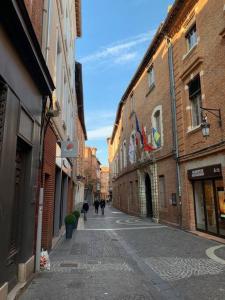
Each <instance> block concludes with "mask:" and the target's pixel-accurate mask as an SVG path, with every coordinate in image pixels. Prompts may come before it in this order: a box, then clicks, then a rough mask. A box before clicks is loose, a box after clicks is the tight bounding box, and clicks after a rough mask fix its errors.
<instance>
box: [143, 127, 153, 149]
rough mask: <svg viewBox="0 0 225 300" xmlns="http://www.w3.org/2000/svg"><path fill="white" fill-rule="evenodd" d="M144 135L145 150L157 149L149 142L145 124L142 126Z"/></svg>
mask: <svg viewBox="0 0 225 300" xmlns="http://www.w3.org/2000/svg"><path fill="white" fill-rule="evenodd" d="M142 137H143V143H144V151H146V152H151V151H153V150H155V148H154V147H153V146H152V145H150V144H148V141H147V136H146V133H145V130H144V127H143V126H142Z"/></svg>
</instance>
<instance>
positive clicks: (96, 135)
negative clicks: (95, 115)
mask: <svg viewBox="0 0 225 300" xmlns="http://www.w3.org/2000/svg"><path fill="white" fill-rule="evenodd" d="M112 129H113V127H112V126H104V127H100V128H97V129H93V130H89V131H88V132H87V136H88V140H89V141H90V140H100V139H104V138H105V139H106V138H107V137H109V136H111V134H112Z"/></svg>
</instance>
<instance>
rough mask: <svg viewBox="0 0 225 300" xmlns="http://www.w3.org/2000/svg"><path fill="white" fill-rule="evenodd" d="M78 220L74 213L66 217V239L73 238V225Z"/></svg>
mask: <svg viewBox="0 0 225 300" xmlns="http://www.w3.org/2000/svg"><path fill="white" fill-rule="evenodd" d="M75 222H76V218H75V216H74V215H73V214H71V215H67V216H66V217H65V225H66V239H71V238H72V234H73V227H74V224H75Z"/></svg>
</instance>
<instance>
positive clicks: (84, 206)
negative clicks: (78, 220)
mask: <svg viewBox="0 0 225 300" xmlns="http://www.w3.org/2000/svg"><path fill="white" fill-rule="evenodd" d="M88 210H89V205H88V203H87V202H84V204H83V207H82V212H83V213H84V221H87V212H88Z"/></svg>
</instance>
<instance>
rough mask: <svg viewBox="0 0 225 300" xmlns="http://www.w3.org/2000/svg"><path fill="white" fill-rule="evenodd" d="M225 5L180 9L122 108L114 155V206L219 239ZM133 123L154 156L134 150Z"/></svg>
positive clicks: (214, 2)
mask: <svg viewBox="0 0 225 300" xmlns="http://www.w3.org/2000/svg"><path fill="white" fill-rule="evenodd" d="M224 4H225V3H224V1H223V0H211V1H206V0H188V1H185V2H184V1H181V0H177V1H175V3H174V5H173V6H172V8H171V9H170V11H169V12H168V15H167V17H166V19H165V21H164V23H163V24H162V25H160V27H159V29H158V31H157V33H156V35H155V37H154V39H153V41H152V43H151V45H150V46H149V48H148V50H147V52H146V54H145V56H144V58H143V59H142V62H141V64H140V66H139V67H138V69H137V71H136V73H135V75H134V77H133V78H132V80H131V82H130V84H129V86H128V87H127V90H126V91H125V94H124V95H123V97H122V99H121V101H120V103H119V107H118V111H117V116H116V121H115V126H114V129H113V134H112V137H111V144H110V147H109V152H110V159H109V161H110V166H111V169H112V174H113V203H114V206H116V207H118V208H120V209H122V210H124V211H126V212H129V213H133V214H138V215H149V216H151V215H152V216H153V218H154V219H156V220H160V221H162V222H167V223H171V224H174V225H180V226H181V227H183V228H187V229H192V230H193V229H197V230H202V231H206V232H208V233H210V234H216V235H222V236H225V221H224V220H225V218H224V216H225V215H224V211H225V209H224V179H223V174H224V158H223V157H224V130H223V126H224V121H225V116H224V105H223V98H224V94H225V85H224V84H223V78H224V75H225V66H224V64H225V60H224V51H225V49H224V47H225V40H224V36H225V34H224V32H225V14H224ZM215 16H216V17H215ZM211 109H212V110H211ZM205 114H207V122H208V123H210V135H209V137H208V138H207V139H206V138H204V137H203V135H202V130H201V129H202V128H201V127H202V124H205V123H204V120H206V119H205V118H204V117H205ZM213 114H214V115H213ZM135 116H136V117H137V119H138V122H139V126H140V128H141V130H142V126H143V127H144V131H145V133H146V139H147V140H148V143H149V144H151V145H153V146H154V147H155V148H156V150H153V151H150V152H145V151H143V147H140V146H139V145H140V141H139V144H138V145H136V142H135V139H136V137H138V136H139V134H138V133H137V130H136V128H137V126H136V120H135ZM220 117H221V122H220ZM206 127H207V126H206ZM157 140H158V141H157ZM158 142H159V143H158ZM124 194H127V195H128V197H127V198H126V199H125V198H124V197H122V195H124ZM148 199H150V201H149V200H148ZM148 203H150V204H148ZM151 206H152V209H151ZM149 212H150V213H149Z"/></svg>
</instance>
